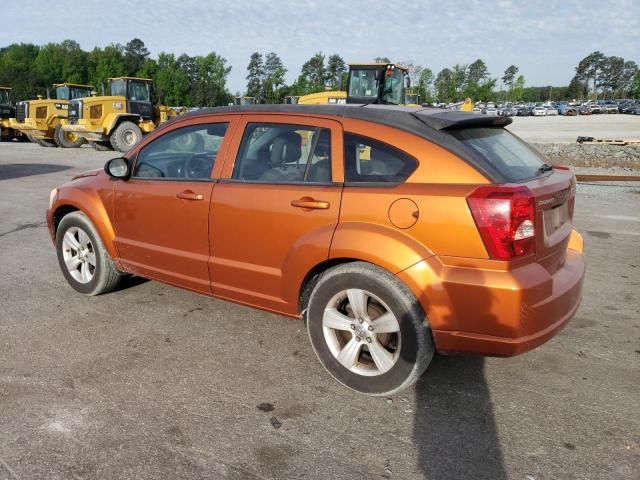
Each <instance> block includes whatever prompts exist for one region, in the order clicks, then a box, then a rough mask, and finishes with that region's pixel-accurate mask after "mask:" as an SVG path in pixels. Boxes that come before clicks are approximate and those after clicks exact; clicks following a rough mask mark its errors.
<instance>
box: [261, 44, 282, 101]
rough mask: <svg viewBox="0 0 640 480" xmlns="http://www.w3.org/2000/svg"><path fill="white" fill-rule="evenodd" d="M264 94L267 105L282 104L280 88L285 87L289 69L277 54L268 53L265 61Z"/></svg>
mask: <svg viewBox="0 0 640 480" xmlns="http://www.w3.org/2000/svg"><path fill="white" fill-rule="evenodd" d="M264 73H265V78H264V81H263V94H264V96H265V100H266V102H267V103H280V88H281V87H282V86H283V85H284V76H285V74H286V73H287V69H286V68H284V64H283V63H282V60H281V59H280V57H279V56H278V54H277V53H275V52H270V53H267V55H266V56H265V61H264Z"/></svg>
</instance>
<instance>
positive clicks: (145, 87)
mask: <svg viewBox="0 0 640 480" xmlns="http://www.w3.org/2000/svg"><path fill="white" fill-rule="evenodd" d="M128 90H129V91H128V93H129V95H127V99H129V100H132V101H134V102H150V101H151V92H150V91H149V82H140V81H135V80H129V89H128Z"/></svg>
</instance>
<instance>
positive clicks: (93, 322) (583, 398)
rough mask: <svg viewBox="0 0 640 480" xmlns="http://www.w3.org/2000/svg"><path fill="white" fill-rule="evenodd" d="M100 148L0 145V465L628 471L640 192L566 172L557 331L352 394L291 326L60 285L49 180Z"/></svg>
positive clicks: (291, 474)
mask: <svg viewBox="0 0 640 480" xmlns="http://www.w3.org/2000/svg"><path fill="white" fill-rule="evenodd" d="M532 120H536V121H537V120H540V121H541V122H545V119H532ZM562 120H567V121H572V120H573V119H562ZM111 156H114V154H113V153H99V152H95V151H93V150H90V149H81V150H56V149H43V148H41V147H37V146H35V145H15V144H12V145H8V144H0V480H4V479H14V478H19V479H38V478H46V479H76V480H77V479H92V478H100V479H115V478H140V479H169V478H170V479H176V478H189V479H198V478H215V479H217V478H228V479H271V478H277V479H283V478H311V479H356V478H366V479H374V478H383V479H403V480H404V479H414V478H415V479H418V478H427V479H466V478H469V479H474V480H478V479H491V480H500V479H507V478H509V479H518V480H527V479H528V480H531V479H535V480H551V479H608V480H612V479H634V478H639V477H640V469H639V465H640V447H639V444H640V412H639V410H638V398H640V396H639V394H640V387H639V378H640V376H639V374H640V342H639V338H640V313H639V305H638V292H639V291H640V288H639V285H640V249H638V242H639V241H640V218H639V217H638V215H639V214H638V211H639V210H640V208H639V207H640V188H638V187H629V186H626V187H617V186H610V187H604V186H593V185H584V186H579V187H578V202H577V209H576V224H577V226H578V228H579V229H580V230H581V231H582V232H583V233H584V236H585V241H586V251H587V255H588V277H587V280H586V290H585V299H584V303H583V305H582V307H581V308H580V310H579V312H578V315H577V317H576V318H575V319H574V320H573V321H572V323H571V324H570V325H569V326H568V327H567V328H566V329H565V330H564V331H563V332H562V333H561V334H560V335H559V336H558V337H556V338H555V339H554V340H552V341H551V342H549V343H548V344H546V345H544V346H543V347H541V348H539V349H537V350H535V351H533V352H531V353H529V354H526V355H523V356H520V357H516V358H511V359H495V358H489V359H483V358H473V357H449V358H447V357H439V358H436V359H435V361H434V362H433V364H432V365H431V367H430V368H429V370H428V371H427V373H426V374H425V376H424V377H423V379H422V380H421V381H420V382H419V384H418V385H417V387H416V388H415V389H413V390H410V391H408V392H406V393H404V394H402V395H399V396H396V397H393V398H391V399H386V398H368V397H364V396H361V395H358V394H355V393H352V392H350V391H348V390H346V389H345V388H343V387H341V386H339V385H338V384H337V383H336V382H335V381H333V380H332V379H331V378H330V377H329V376H328V375H327V374H326V373H325V372H324V370H323V369H322V367H321V366H320V365H319V363H318V362H317V361H316V359H315V357H314V354H313V352H312V350H311V348H310V345H309V342H308V341H307V337H306V333H305V331H304V328H303V325H302V323H301V322H296V321H293V320H289V319H285V318H282V317H278V316H275V315H271V314H267V313H262V312H258V311H254V310H250V309H248V308H244V307H241V306H237V305H233V304H230V303H225V302H222V301H216V300H213V299H209V298H207V297H203V296H198V295H196V294H192V293H189V292H185V291H181V290H178V289H175V288H171V287H168V286H164V285H162V284H159V283H156V282H142V281H132V282H130V284H129V285H128V287H127V288H124V289H122V290H120V291H118V292H115V293H112V294H109V295H104V296H101V297H97V298H87V297H83V296H81V295H79V294H77V293H75V291H73V290H72V289H71V288H70V287H68V286H67V284H66V283H65V282H64V280H63V277H62V275H61V274H60V272H59V270H58V265H57V262H56V257H55V253H54V249H53V247H52V245H51V243H50V241H49V238H48V234H47V231H46V228H45V226H44V222H43V212H44V209H45V208H46V205H47V202H48V196H49V190H50V189H51V188H52V187H54V186H56V185H58V184H59V183H61V182H63V181H65V180H67V179H68V178H69V177H70V176H71V175H73V174H74V173H75V172H78V171H81V170H85V169H88V168H96V167H99V166H101V165H102V164H103V162H104V160H105V159H107V158H109V157H111Z"/></svg>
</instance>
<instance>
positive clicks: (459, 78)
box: [451, 63, 468, 100]
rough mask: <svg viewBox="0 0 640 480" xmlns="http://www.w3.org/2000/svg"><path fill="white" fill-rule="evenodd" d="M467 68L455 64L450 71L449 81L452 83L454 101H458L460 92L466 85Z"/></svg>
mask: <svg viewBox="0 0 640 480" xmlns="http://www.w3.org/2000/svg"><path fill="white" fill-rule="evenodd" d="M467 76H468V72H467V66H466V65H459V64H457V63H456V64H455V65H454V66H453V68H452V69H451V81H452V82H453V87H454V96H453V98H454V99H455V100H460V98H461V96H462V90H463V88H464V85H465V84H466V83H467Z"/></svg>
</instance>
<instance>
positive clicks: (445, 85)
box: [435, 68, 456, 103]
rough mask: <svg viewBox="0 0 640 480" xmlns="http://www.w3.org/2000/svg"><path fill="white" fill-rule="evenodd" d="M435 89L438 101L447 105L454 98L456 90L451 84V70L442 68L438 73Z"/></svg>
mask: <svg viewBox="0 0 640 480" xmlns="http://www.w3.org/2000/svg"><path fill="white" fill-rule="evenodd" d="M435 87H436V96H437V97H438V101H440V102H445V103H448V102H450V101H451V100H452V99H453V98H454V97H455V95H456V88H455V85H454V84H453V79H452V74H451V70H449V69H448V68H443V69H442V70H440V71H439V72H438V75H437V76H436V82H435Z"/></svg>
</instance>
